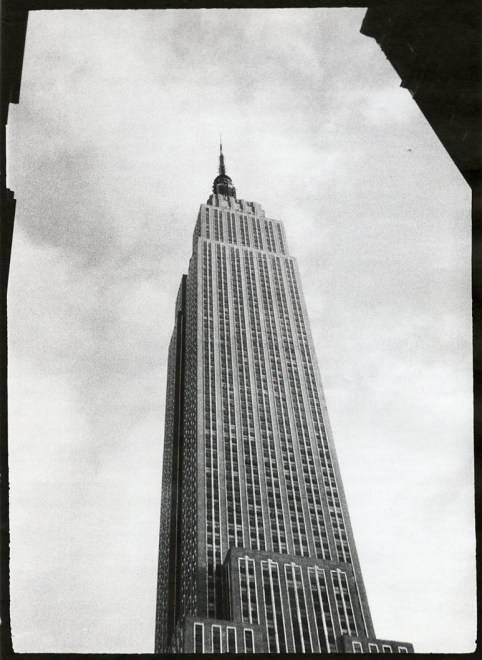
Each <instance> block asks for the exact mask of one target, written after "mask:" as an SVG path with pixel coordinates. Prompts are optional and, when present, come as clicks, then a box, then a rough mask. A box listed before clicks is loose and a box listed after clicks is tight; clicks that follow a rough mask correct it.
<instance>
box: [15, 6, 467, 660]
mask: <svg viewBox="0 0 482 660" xmlns="http://www.w3.org/2000/svg"><path fill="white" fill-rule="evenodd" d="M364 13H365V11H364V10H359V9H274V10H264V9H263V10H261V9H245V10H233V9H231V10H217V9H216V10H215V9H209V10H165V11H110V12H109V11H58V12H55V11H49V12H30V16H29V25H28V32H27V41H26V52H25V61H24V67H23V77H22V89H21V98H20V103H19V105H18V106H11V109H10V115H9V126H8V157H9V169H8V185H9V187H10V188H12V189H13V190H14V191H15V194H16V197H17V199H18V203H17V213H16V221H15V222H16V224H15V230H14V239H13V252H12V261H11V270H10V281H9V298H8V314H9V417H10V420H9V421H10V443H9V461H10V479H11V484H10V489H11V490H10V493H11V598H12V601H11V615H12V628H13V644H14V649H15V651H17V652H57V653H67V652H79V653H93V652H97V653H114V652H116V653H142V652H152V651H153V645H154V621H155V596H156V573H157V552H158V534H159V507H160V494H161V471H162V443H163V424H164V398H165V384H166V366H167V348H168V342H169V338H170V334H171V331H172V327H173V323H174V304H175V298H176V293H177V289H178V286H179V282H180V278H181V276H182V274H183V273H185V272H186V270H187V265H188V261H189V257H190V253H191V245H192V232H193V229H194V224H195V220H196V217H197V212H198V209H199V205H200V204H201V203H204V202H205V201H206V200H207V198H208V196H209V194H210V191H211V186H212V181H213V179H214V177H215V176H216V173H217V154H218V143H219V134H220V133H222V136H223V147H224V153H225V156H226V164H227V170H228V173H229V174H230V176H231V177H232V179H233V181H234V184H235V186H236V188H237V192H238V197H240V198H242V199H247V200H252V201H257V202H259V203H261V205H262V206H263V208H264V209H265V211H266V214H267V215H268V217H272V218H277V219H280V220H282V221H283V222H284V224H285V228H286V233H287V237H288V242H289V247H290V251H291V254H293V255H295V256H296V257H297V259H298V263H299V266H300V271H301V278H302V282H303V286H304V293H305V297H306V303H307V308H308V313H309V316H310V319H311V324H312V331H313V336H314V343H315V347H316V351H317V355H318V359H319V363H320V369H321V374H322V379H323V383H324V388H325V394H326V399H327V405H328V410H329V413H330V419H331V424H332V427H333V433H334V438H335V444H336V448H337V453H338V458H339V461H340V466H341V472H342V477H343V481H344V485H345V490H346V495H347V500H348V507H349V510H350V515H351V520H352V525H353V528H354V534H355V540H356V544H357V548H358V553H359V556H360V562H361V567H362V571H363V576H364V580H365V586H366V589H367V593H368V600H369V604H370V608H371V613H372V617H373V620H374V625H375V630H376V633H377V635H378V636H379V637H381V638H385V639H395V640H401V641H408V642H412V643H413V644H414V645H415V650H416V652H442V653H461V652H472V651H473V650H474V649H475V616H476V612H475V540H474V538H475V537H474V512H473V502H474V493H473V445H472V376H471V366H472V363H471V341H472V340H471V297H470V296H471V291H470V190H469V188H468V186H467V184H466V183H465V181H464V180H463V178H462V176H461V175H460V173H459V172H458V170H457V169H456V167H455V166H454V164H453V163H452V161H451V159H450V158H449V156H448V154H447V153H446V152H445V150H444V149H443V147H442V145H441V143H440V142H439V141H438V139H437V137H436V135H435V134H434V132H433V131H432V129H431V127H430V126H429V124H428V123H427V121H426V120H425V119H424V117H423V115H422V113H421V112H420V110H419V109H418V107H417V105H416V104H415V103H414V101H413V100H412V98H411V96H410V94H409V92H408V91H407V90H405V89H402V88H401V87H400V79H399V77H398V76H397V74H396V73H395V71H394V69H393V68H392V66H391V65H390V63H389V62H388V61H387V60H386V58H385V56H384V55H383V53H382V51H381V50H380V49H379V47H378V45H377V44H376V43H375V41H374V40H373V39H370V38H367V37H365V36H363V35H361V34H360V32H359V30H360V25H361V22H362V19H363V16H364Z"/></svg>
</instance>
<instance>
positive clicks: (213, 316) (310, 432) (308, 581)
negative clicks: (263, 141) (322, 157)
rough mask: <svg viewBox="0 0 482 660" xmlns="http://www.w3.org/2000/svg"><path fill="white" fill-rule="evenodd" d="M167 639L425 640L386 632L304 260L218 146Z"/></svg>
mask: <svg viewBox="0 0 482 660" xmlns="http://www.w3.org/2000/svg"><path fill="white" fill-rule="evenodd" d="M155 650H156V652H161V653H162V652H187V653H202V652H204V653H217V652H229V653H235V652H237V653H285V652H287V653H290V652H297V653H312V652H313V653H320V652H321V653H330V652H332V653H333V652H354V653H357V652H359V653H363V652H371V653H376V652H381V653H383V652H387V653H397V652H400V653H409V652H413V647H412V645H411V644H407V643H403V642H393V641H389V640H380V639H377V638H376V636H375V632H374V629H373V624H372V620H371V616H370V611H369V608H368V602H367V598H366V593H365V587H364V585H363V579H362V575H361V571H360V566H359V562H358V557H357V553H356V548H355V543H354V539H353V533H352V530H351V526H350V521H349V516H348V509H347V506H346V501H345V496H344V492H343V486H342V482H341V477H340V473H339V469H338V463H337V459H336V454H335V449H334V445H333V440H332V434H331V429H330V424H329V420H328V413H327V410H326V404H325V400H324V395H323V389H322V385H321V379H320V374H319V371H318V366H317V360H316V356H315V350H314V346H313V340H312V337H311V332H310V327H309V321H308V316H307V312H306V308H305V303H304V300H303V295H302V290H301V284H300V277H299V273H298V268H297V264H296V261H295V259H294V258H293V257H292V256H290V254H289V251H288V244H287V241H286V236H285V232H284V228H283V225H282V223H281V222H279V221H277V220H272V219H269V218H267V217H266V216H265V213H264V211H263V210H262V208H261V206H260V205H259V204H257V203H255V202H246V201H244V200H241V199H237V197H236V189H235V187H234V185H233V182H232V180H231V178H230V177H229V176H228V175H227V174H226V169H225V164H224V156H223V153H222V147H221V151H220V156H219V175H218V176H217V177H216V178H215V180H214V184H213V194H212V195H211V196H210V197H209V199H208V201H207V204H202V205H201V208H200V210H199V214H198V218H197V223H196V227H195V230H194V238H193V251H192V256H191V260H190V264H189V271H188V274H187V275H184V276H183V278H182V281H181V286H180V288H179V293H178V296H177V302H176V311H175V325H174V332H173V335H172V339H171V343H170V347H169V363H168V382H167V399H166V422H165V444H164V465H163V478H162V503H161V529H160V548H159V573H158V588H157V613H156V641H155Z"/></svg>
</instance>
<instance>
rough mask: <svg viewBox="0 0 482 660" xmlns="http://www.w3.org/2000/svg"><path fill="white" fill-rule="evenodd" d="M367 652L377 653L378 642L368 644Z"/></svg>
mask: <svg viewBox="0 0 482 660" xmlns="http://www.w3.org/2000/svg"><path fill="white" fill-rule="evenodd" d="M368 653H378V644H368Z"/></svg>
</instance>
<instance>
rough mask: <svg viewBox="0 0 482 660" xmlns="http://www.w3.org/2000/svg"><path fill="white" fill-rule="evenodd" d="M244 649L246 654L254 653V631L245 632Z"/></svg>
mask: <svg viewBox="0 0 482 660" xmlns="http://www.w3.org/2000/svg"><path fill="white" fill-rule="evenodd" d="M244 649H245V652H246V653H254V638H253V631H252V630H249V629H248V630H245V631H244Z"/></svg>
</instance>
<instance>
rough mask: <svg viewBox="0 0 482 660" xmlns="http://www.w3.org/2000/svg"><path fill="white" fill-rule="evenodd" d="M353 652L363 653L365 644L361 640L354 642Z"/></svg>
mask: <svg viewBox="0 0 482 660" xmlns="http://www.w3.org/2000/svg"><path fill="white" fill-rule="evenodd" d="M352 648H353V653H363V646H362V645H361V643H360V642H352Z"/></svg>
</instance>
